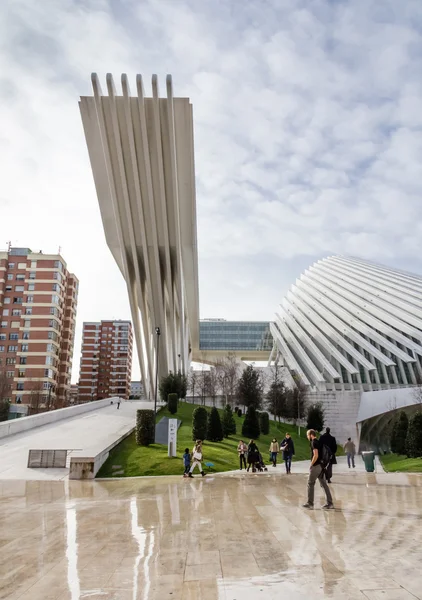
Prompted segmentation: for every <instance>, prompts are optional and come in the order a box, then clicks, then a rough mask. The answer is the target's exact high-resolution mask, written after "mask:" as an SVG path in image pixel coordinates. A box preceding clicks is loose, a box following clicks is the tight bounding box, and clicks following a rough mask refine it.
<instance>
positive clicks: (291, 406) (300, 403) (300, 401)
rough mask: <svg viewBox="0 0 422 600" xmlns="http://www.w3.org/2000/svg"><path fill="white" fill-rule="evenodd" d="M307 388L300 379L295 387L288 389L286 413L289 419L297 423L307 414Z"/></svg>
mask: <svg viewBox="0 0 422 600" xmlns="http://www.w3.org/2000/svg"><path fill="white" fill-rule="evenodd" d="M306 396H307V389H306V386H305V385H303V383H301V382H300V381H296V385H295V387H294V388H292V389H290V390H288V391H287V405H286V409H285V410H286V414H285V415H282V416H285V417H286V418H287V419H293V420H294V421H295V422H296V423H297V422H298V421H300V420H301V419H303V418H304V417H305V414H306Z"/></svg>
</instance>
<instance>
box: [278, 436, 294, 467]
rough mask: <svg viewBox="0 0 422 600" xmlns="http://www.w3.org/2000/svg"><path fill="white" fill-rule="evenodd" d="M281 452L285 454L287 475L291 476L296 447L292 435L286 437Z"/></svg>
mask: <svg viewBox="0 0 422 600" xmlns="http://www.w3.org/2000/svg"><path fill="white" fill-rule="evenodd" d="M280 450H282V452H283V460H284V464H285V465H286V473H287V475H290V473H291V472H292V457H293V456H294V454H295V445H294V443H293V440H292V438H291V436H290V433H286V437H285V438H284V440H283V441H282V442H281V444H280Z"/></svg>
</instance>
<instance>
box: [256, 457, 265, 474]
mask: <svg viewBox="0 0 422 600" xmlns="http://www.w3.org/2000/svg"><path fill="white" fill-rule="evenodd" d="M255 466H256V468H257V469H258V471H259V472H260V473H262V472H263V471H268V469H267V467H266V465H265V462H264V459H263V458H262V454H261V452H260V453H259V454H258V462H257V463H256V465H255Z"/></svg>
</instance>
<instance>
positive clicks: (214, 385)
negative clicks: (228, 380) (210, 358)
mask: <svg viewBox="0 0 422 600" xmlns="http://www.w3.org/2000/svg"><path fill="white" fill-rule="evenodd" d="M218 384H219V381H218V375H217V371H216V369H215V367H211V369H210V370H209V371H208V377H207V395H208V396H210V397H211V398H212V403H213V406H215V400H216V397H217V394H218V388H219V385H218Z"/></svg>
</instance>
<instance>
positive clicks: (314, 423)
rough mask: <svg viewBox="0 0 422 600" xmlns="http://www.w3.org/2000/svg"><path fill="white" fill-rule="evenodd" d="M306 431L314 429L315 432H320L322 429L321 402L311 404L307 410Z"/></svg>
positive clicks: (322, 411)
mask: <svg viewBox="0 0 422 600" xmlns="http://www.w3.org/2000/svg"><path fill="white" fill-rule="evenodd" d="M307 419H308V420H307V422H306V428H307V429H314V430H315V431H318V432H320V431H322V429H323V427H324V410H323V408H322V404H321V402H317V403H316V404H312V405H311V406H310V407H309V408H308V414H307Z"/></svg>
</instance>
